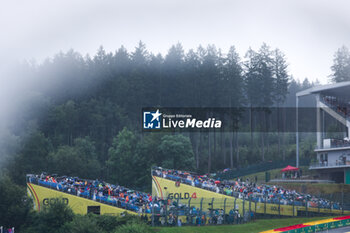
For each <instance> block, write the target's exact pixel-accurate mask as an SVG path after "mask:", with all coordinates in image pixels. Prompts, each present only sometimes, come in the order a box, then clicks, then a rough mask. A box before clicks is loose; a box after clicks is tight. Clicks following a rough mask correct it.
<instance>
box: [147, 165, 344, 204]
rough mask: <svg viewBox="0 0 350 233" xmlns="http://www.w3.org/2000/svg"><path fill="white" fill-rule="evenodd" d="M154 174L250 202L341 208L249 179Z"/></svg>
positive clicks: (169, 172) (175, 172) (167, 172)
mask: <svg viewBox="0 0 350 233" xmlns="http://www.w3.org/2000/svg"><path fill="white" fill-rule="evenodd" d="M153 175H155V176H159V177H162V178H165V179H170V180H173V181H175V182H180V183H184V184H188V185H192V186H194V187H197V188H203V189H206V190H210V191H213V192H216V193H220V194H224V195H228V196H234V197H237V198H240V199H247V200H248V199H249V200H251V201H254V202H266V203H273V204H281V205H293V204H294V205H295V206H307V207H315V208H327V209H338V210H339V209H341V205H340V204H339V203H337V202H331V201H329V200H327V199H324V198H319V197H315V196H311V195H309V194H302V193H299V192H297V191H295V190H290V189H285V188H283V187H279V186H276V185H267V184H257V183H255V182H251V181H250V180H249V179H246V180H245V181H242V180H241V179H239V178H238V179H237V180H232V181H231V180H223V181H220V180H215V179H214V178H211V177H210V176H209V175H208V174H206V175H197V174H194V173H190V172H183V171H178V170H169V169H162V168H160V167H159V168H154V169H153Z"/></svg>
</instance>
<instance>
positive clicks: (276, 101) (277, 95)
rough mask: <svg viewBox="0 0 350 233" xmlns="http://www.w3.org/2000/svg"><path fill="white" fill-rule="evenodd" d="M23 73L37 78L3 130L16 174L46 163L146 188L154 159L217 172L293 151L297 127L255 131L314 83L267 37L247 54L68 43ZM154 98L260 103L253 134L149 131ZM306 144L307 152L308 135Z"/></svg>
mask: <svg viewBox="0 0 350 233" xmlns="http://www.w3.org/2000/svg"><path fill="white" fill-rule="evenodd" d="M19 73H20V76H22V78H25V79H28V80H30V83H31V85H30V86H29V87H28V88H27V89H26V90H25V91H23V93H21V95H23V96H25V98H23V101H22V105H21V106H22V112H21V114H18V115H17V116H16V117H14V118H13V121H14V122H15V124H13V125H10V127H9V133H8V134H6V135H7V136H5V137H6V140H5V141H6V143H5V142H4V144H6V147H7V148H8V150H7V151H6V152H3V154H6V153H7V154H10V155H11V156H9V157H10V159H9V160H8V163H7V164H6V169H7V170H9V171H10V172H9V174H10V176H11V178H12V179H13V180H15V181H16V182H17V183H23V182H24V180H25V179H24V177H25V174H26V173H40V172H42V171H47V172H50V173H59V174H65V175H75V176H81V177H84V178H96V177H99V178H102V179H105V180H107V181H111V182H116V183H120V184H123V185H127V186H129V187H137V188H141V189H150V187H149V186H150V176H149V172H150V167H151V166H153V165H157V166H163V167H169V168H176V169H185V170H186V169H188V170H197V171H199V172H215V171H217V170H220V169H224V168H227V167H231V168H236V167H242V166H245V165H248V164H252V163H257V162H259V161H268V160H283V159H286V158H291V157H294V155H295V148H294V146H293V145H294V143H295V139H294V134H287V133H283V137H281V135H280V132H278V133H269V134H267V133H254V129H255V128H266V129H267V128H268V127H269V124H270V123H269V119H270V118H269V117H270V116H269V108H271V107H273V106H275V107H276V106H295V93H296V92H297V91H300V90H302V89H305V88H308V87H310V86H311V85H313V84H312V83H309V82H308V81H307V79H305V80H304V82H303V83H299V82H297V81H295V80H294V79H293V78H292V77H291V76H290V74H289V73H288V63H287V61H286V58H285V56H284V54H283V53H282V52H281V51H280V50H278V49H275V50H272V49H271V48H270V47H269V46H268V45H266V44H263V45H262V46H261V47H260V49H259V50H257V51H255V50H253V49H249V50H248V52H247V53H246V55H245V57H244V58H243V59H241V58H240V56H239V55H238V53H237V52H236V50H235V48H234V47H231V48H230V49H229V50H228V52H227V53H223V52H222V51H221V50H220V49H217V48H216V47H215V46H214V45H209V46H207V47H202V46H199V47H198V49H196V50H189V51H188V52H185V51H184V49H183V48H182V46H181V44H177V45H174V46H172V47H171V48H170V49H169V51H168V53H167V54H166V55H165V56H164V57H163V56H162V55H160V54H157V55H155V54H152V53H150V52H149V51H147V49H146V47H145V45H144V44H143V43H142V42H140V43H139V45H138V46H137V47H136V48H135V50H134V51H133V52H128V51H127V50H126V49H125V48H124V47H121V48H119V49H118V50H117V51H116V52H115V53H108V52H106V51H105V50H104V49H103V48H102V47H100V48H99V49H98V51H97V53H96V55H94V56H93V57H90V56H89V55H86V56H84V57H83V56H82V55H80V54H79V53H77V52H75V51H73V50H70V51H68V52H66V53H62V52H61V53H59V54H57V55H55V56H54V57H53V58H49V59H47V60H45V61H44V62H42V63H41V64H35V63H34V64H33V63H30V64H29V63H28V64H22V65H21V68H20V69H19ZM309 102H310V101H309ZM311 102H312V101H311ZM311 104H312V103H311ZM153 106H154V107H246V108H255V107H263V109H264V111H262V112H258V113H254V112H252V113H251V114H250V121H251V124H250V125H251V129H249V130H246V132H248V133H242V132H240V131H239V129H237V130H235V132H219V131H215V132H209V133H208V132H197V133H184V134H165V133H143V132H142V131H141V119H140V112H141V109H142V108H143V107H153ZM279 114H283V113H279ZM249 131H251V133H249ZM281 138H282V140H281ZM1 142H2V141H1V140H0V143H1ZM302 143H304V144H305V148H304V149H305V151H308V150H310V151H309V152H307V153H303V154H305V155H307V156H310V155H311V151H312V144H313V142H312V139H310V140H308V141H307V140H305V141H303V142H302ZM12 145H17V150H16V149H13V146H12Z"/></svg>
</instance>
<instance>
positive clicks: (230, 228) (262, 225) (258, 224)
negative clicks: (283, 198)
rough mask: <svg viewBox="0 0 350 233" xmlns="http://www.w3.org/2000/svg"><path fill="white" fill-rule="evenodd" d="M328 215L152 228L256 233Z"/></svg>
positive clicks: (196, 232)
mask: <svg viewBox="0 0 350 233" xmlns="http://www.w3.org/2000/svg"><path fill="white" fill-rule="evenodd" d="M327 218H330V217H318V218H285V219H260V220H256V221H254V222H251V223H247V224H240V225H224V226H205V227H196V226H190V227H161V228H154V230H155V232H159V233H178V232H179V233H180V232H181V233H206V232H208V233H209V232H215V233H219V232H223V233H224V232H225V233H226V232H235V233H257V232H261V231H266V230H270V229H274V228H280V227H285V226H290V225H295V224H300V223H305V222H311V221H316V220H320V219H327Z"/></svg>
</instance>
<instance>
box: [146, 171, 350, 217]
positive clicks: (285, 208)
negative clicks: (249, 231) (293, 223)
mask: <svg viewBox="0 0 350 233" xmlns="http://www.w3.org/2000/svg"><path fill="white" fill-rule="evenodd" d="M152 195H153V196H158V197H160V198H167V197H168V198H173V199H177V198H178V197H179V198H180V202H181V203H184V204H187V203H188V201H189V199H190V198H191V201H190V204H191V206H195V207H197V208H200V200H201V198H204V199H203V203H202V208H203V210H204V211H207V210H208V208H210V207H211V206H210V205H208V204H209V203H211V201H212V198H214V207H213V208H214V209H216V208H218V209H224V208H223V206H224V200H225V198H226V203H225V204H226V212H229V211H230V210H231V209H233V208H234V207H235V206H234V202H235V199H236V198H234V197H230V196H226V195H223V194H219V193H215V192H212V191H209V190H205V189H201V188H197V187H193V186H191V185H187V184H183V183H181V184H180V185H179V186H176V182H175V181H172V180H168V179H164V178H161V177H158V176H152ZM244 205H245V210H246V211H248V210H249V201H245V203H244ZM256 205H257V206H256V213H267V214H273V215H279V214H281V215H285V216H293V206H292V205H280V213H279V210H278V207H279V205H278V204H268V203H267V204H266V207H265V204H264V203H257V204H256ZM265 208H266V212H265ZM235 209H239V211H240V213H241V214H242V212H243V200H242V199H239V198H237V199H236V208H235ZM251 210H252V211H253V212H255V203H254V202H251ZM298 210H300V211H305V210H306V208H305V207H303V206H295V207H294V216H297V213H298ZM308 211H310V212H320V213H332V214H339V215H340V214H350V211H344V213H342V211H341V210H329V209H318V208H308Z"/></svg>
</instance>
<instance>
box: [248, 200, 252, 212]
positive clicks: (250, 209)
mask: <svg viewBox="0 0 350 233" xmlns="http://www.w3.org/2000/svg"><path fill="white" fill-rule="evenodd" d="M251 199H252V198H251V197H250V196H249V197H248V201H249V214H250V213H251V212H252V201H251Z"/></svg>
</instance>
